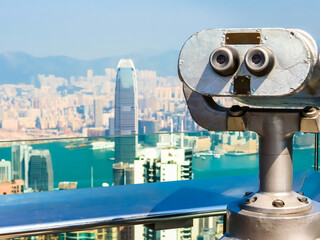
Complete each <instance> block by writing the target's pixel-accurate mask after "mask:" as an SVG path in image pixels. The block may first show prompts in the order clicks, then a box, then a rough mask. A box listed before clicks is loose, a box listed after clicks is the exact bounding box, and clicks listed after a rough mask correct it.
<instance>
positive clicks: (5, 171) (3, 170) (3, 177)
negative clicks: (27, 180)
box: [0, 159, 12, 183]
mask: <svg viewBox="0 0 320 240" xmlns="http://www.w3.org/2000/svg"><path fill="white" fill-rule="evenodd" d="M11 180H12V178H11V162H9V161H6V160H4V159H2V160H1V161H0V183H1V182H6V181H11Z"/></svg>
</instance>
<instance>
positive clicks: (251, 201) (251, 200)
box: [246, 197, 257, 204]
mask: <svg viewBox="0 0 320 240" xmlns="http://www.w3.org/2000/svg"><path fill="white" fill-rule="evenodd" d="M255 201H257V197H253V198H247V199H246V204H250V203H254V202H255Z"/></svg>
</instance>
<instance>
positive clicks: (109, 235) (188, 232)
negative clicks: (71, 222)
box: [15, 215, 225, 240]
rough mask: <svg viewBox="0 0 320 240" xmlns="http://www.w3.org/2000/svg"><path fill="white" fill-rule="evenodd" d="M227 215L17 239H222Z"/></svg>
mask: <svg viewBox="0 0 320 240" xmlns="http://www.w3.org/2000/svg"><path fill="white" fill-rule="evenodd" d="M224 218H225V216H224V215H222V216H214V217H204V218H194V219H192V220H191V222H192V227H185V228H174V229H166V230H158V231H156V230H152V229H151V228H148V227H145V226H143V225H132V226H121V227H110V228H100V229H90V230H89V229H84V230H83V231H79V232H68V233H55V234H47V235H37V236H32V237H28V238H27V237H25V238H15V239H21V240H22V239H37V240H49V239H50V240H71V239H79V240H80V239H81V240H91V239H92V240H94V239H98V240H99V239H104V240H106V239H107V240H119V239H122V240H131V239H132V240H133V239H135V240H142V239H146V240H158V239H159V240H160V239H161V240H181V239H182V240H187V239H190V240H191V239H192V240H207V239H208V240H214V239H220V238H221V237H222V236H223V233H224V231H225V224H224Z"/></svg>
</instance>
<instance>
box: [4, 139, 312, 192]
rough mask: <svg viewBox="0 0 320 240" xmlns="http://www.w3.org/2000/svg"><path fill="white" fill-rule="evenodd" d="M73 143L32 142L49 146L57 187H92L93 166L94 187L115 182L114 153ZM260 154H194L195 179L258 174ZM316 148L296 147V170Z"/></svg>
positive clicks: (306, 163)
mask: <svg viewBox="0 0 320 240" xmlns="http://www.w3.org/2000/svg"><path fill="white" fill-rule="evenodd" d="M69 144H70V143H68V142H54V143H44V144H35V145H32V147H33V149H49V151H50V153H51V158H52V165H53V172H54V187H58V184H59V182H61V181H77V182H78V188H88V187H90V186H91V168H92V169H93V186H94V187H100V186H102V183H104V182H106V183H108V184H110V185H112V182H113V173H112V165H113V164H114V160H112V159H113V158H114V152H113V151H103V150H92V149H90V148H89V147H83V148H73V149H70V148H65V147H66V146H67V145H69ZM258 157H259V156H258V155H246V156H230V155H222V156H221V157H220V158H219V159H218V158H214V157H213V156H205V157H204V158H203V157H202V158H201V157H199V158H198V157H193V163H192V165H193V173H194V178H207V177H218V176H230V175H242V174H252V173H258ZM313 157H314V150H313V149H303V150H301V149H296V150H294V154H293V162H294V169H297V170H298V169H299V170H300V169H311V168H313ZM0 159H6V160H11V148H10V147H6V148H0Z"/></svg>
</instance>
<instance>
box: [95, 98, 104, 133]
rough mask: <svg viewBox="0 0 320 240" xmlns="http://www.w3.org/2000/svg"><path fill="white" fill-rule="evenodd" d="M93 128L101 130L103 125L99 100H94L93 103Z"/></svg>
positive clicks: (101, 107)
mask: <svg viewBox="0 0 320 240" xmlns="http://www.w3.org/2000/svg"><path fill="white" fill-rule="evenodd" d="M93 105H94V106H93V109H94V110H93V111H94V127H96V128H101V127H102V125H103V104H102V99H101V98H96V99H95V100H94V103H93Z"/></svg>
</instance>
